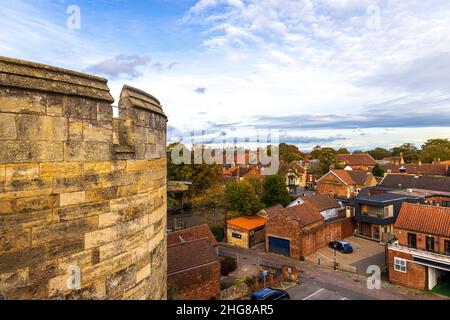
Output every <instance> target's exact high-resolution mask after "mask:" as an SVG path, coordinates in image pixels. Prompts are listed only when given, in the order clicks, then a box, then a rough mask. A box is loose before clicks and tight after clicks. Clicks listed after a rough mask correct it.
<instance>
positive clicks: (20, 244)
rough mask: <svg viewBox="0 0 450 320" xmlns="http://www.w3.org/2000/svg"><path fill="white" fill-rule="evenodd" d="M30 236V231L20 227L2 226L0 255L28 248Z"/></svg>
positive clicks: (0, 231) (0, 230)
mask: <svg viewBox="0 0 450 320" xmlns="http://www.w3.org/2000/svg"><path fill="white" fill-rule="evenodd" d="M0 219H1V218H0ZM30 235H31V232H30V230H29V229H25V228H23V227H21V226H18V225H14V224H12V225H10V226H8V227H6V226H4V227H3V228H1V229H0V255H1V254H5V253H8V252H14V251H18V250H23V249H25V248H27V247H29V246H30ZM0 277H1V276H0Z"/></svg>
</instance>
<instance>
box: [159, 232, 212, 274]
mask: <svg viewBox="0 0 450 320" xmlns="http://www.w3.org/2000/svg"><path fill="white" fill-rule="evenodd" d="M215 261H219V257H218V256H217V254H216V251H215V250H214V248H213V246H212V245H211V242H210V241H209V240H208V239H200V240H194V241H190V242H182V243H178V244H174V245H172V246H168V247H167V273H168V274H169V275H170V274H172V273H176V272H180V271H183V270H187V269H191V268H195V267H200V266H202V265H205V264H208V263H212V262H215Z"/></svg>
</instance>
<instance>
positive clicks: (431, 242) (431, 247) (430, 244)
mask: <svg viewBox="0 0 450 320" xmlns="http://www.w3.org/2000/svg"><path fill="white" fill-rule="evenodd" d="M426 241H427V251H429V252H434V237H427V238H426Z"/></svg>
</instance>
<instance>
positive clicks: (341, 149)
mask: <svg viewBox="0 0 450 320" xmlns="http://www.w3.org/2000/svg"><path fill="white" fill-rule="evenodd" d="M336 152H337V154H350V151H348V149H347V148H340V149H339V150H338V151H336Z"/></svg>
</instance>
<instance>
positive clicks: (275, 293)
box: [251, 288, 291, 301]
mask: <svg viewBox="0 0 450 320" xmlns="http://www.w3.org/2000/svg"><path fill="white" fill-rule="evenodd" d="M290 299H291V297H290V296H289V293H287V292H286V291H283V290H276V289H272V288H264V289H261V290H259V291H256V292H254V293H253V294H252V296H251V300H259V301H268V300H290Z"/></svg>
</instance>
